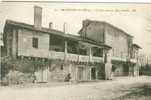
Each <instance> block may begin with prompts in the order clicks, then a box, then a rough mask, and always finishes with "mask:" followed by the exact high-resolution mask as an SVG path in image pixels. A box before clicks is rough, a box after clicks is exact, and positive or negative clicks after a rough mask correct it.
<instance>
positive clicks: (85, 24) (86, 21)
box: [82, 19, 89, 27]
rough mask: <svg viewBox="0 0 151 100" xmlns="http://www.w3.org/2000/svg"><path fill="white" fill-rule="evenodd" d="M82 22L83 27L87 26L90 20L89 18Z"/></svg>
mask: <svg viewBox="0 0 151 100" xmlns="http://www.w3.org/2000/svg"><path fill="white" fill-rule="evenodd" d="M82 24H83V27H86V26H87V25H88V24H89V20H88V19H86V20H83V22H82Z"/></svg>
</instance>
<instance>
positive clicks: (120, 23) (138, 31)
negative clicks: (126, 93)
mask: <svg viewBox="0 0 151 100" xmlns="http://www.w3.org/2000/svg"><path fill="white" fill-rule="evenodd" d="M34 5H38V6H40V7H42V8H43V9H42V26H43V27H48V26H49V22H52V23H53V28H54V29H57V30H61V31H63V24H64V23H66V32H67V33H69V34H74V35H78V34H77V33H78V31H79V30H80V29H81V27H82V21H83V20H85V19H90V20H98V21H106V22H108V23H110V24H112V25H114V26H116V27H119V28H120V29H122V30H124V31H125V32H127V33H128V34H130V35H132V36H134V43H137V44H138V45H140V46H141V47H142V49H141V52H144V53H146V54H147V55H149V54H151V33H150V32H149V31H147V29H148V28H150V27H151V22H150V23H149V21H148V18H149V17H151V4H134V3H133V4H130V3H128V4H119V3H117V4H116V3H33V2H1V3H0V32H3V28H4V24H5V21H6V19H11V20H14V21H19V22H24V23H27V24H33V23H34V19H33V18H34V13H33V7H34ZM149 25H150V26H149Z"/></svg>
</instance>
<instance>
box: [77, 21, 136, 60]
mask: <svg viewBox="0 0 151 100" xmlns="http://www.w3.org/2000/svg"><path fill="white" fill-rule="evenodd" d="M79 34H80V36H82V37H83V38H88V39H91V40H95V41H97V42H101V43H104V44H107V45H109V46H111V47H112V57H113V58H120V59H127V58H130V57H131V54H132V52H133V51H132V44H133V36H131V35H129V34H128V33H126V32H124V31H123V30H121V29H119V28H117V27H115V26H113V25H111V24H109V23H107V22H104V21H95V20H88V19H87V20H84V21H83V26H82V29H81V30H80V31H79Z"/></svg>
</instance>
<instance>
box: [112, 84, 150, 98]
mask: <svg viewBox="0 0 151 100" xmlns="http://www.w3.org/2000/svg"><path fill="white" fill-rule="evenodd" d="M121 92H128V93H127V94H125V95H123V96H120V97H117V98H114V99H112V100H150V99H151V85H141V86H138V87H135V88H131V89H128V90H122V91H121Z"/></svg>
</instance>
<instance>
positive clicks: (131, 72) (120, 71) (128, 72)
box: [112, 61, 139, 77]
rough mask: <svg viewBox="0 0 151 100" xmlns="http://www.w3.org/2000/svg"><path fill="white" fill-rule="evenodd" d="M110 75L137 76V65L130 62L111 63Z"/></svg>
mask: <svg viewBox="0 0 151 100" xmlns="http://www.w3.org/2000/svg"><path fill="white" fill-rule="evenodd" d="M112 73H113V75H114V76H115V77H117V76H138V75H139V65H138V64H137V63H131V62H120V61H112Z"/></svg>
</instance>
